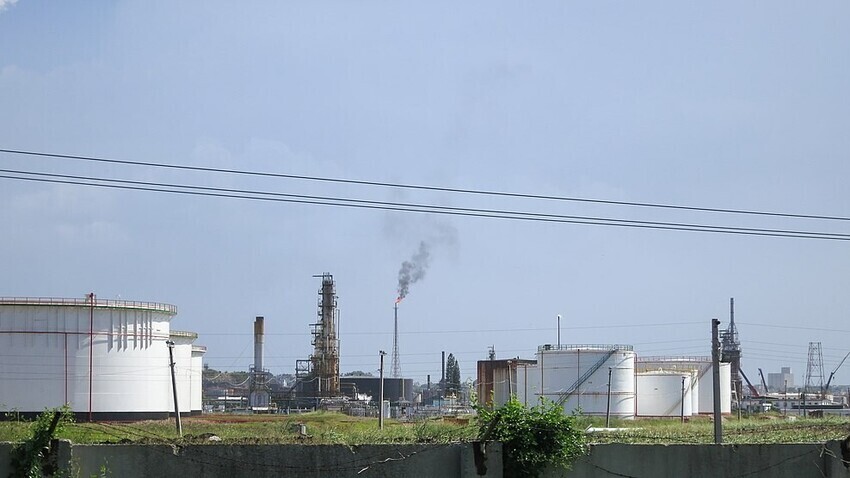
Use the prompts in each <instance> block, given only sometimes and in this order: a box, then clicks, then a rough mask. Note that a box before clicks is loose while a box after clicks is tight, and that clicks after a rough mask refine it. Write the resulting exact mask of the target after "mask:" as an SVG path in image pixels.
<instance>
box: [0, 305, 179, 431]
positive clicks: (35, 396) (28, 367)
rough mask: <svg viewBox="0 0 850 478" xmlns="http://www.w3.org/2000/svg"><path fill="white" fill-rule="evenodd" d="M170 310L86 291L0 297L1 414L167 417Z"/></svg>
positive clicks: (136, 417)
mask: <svg viewBox="0 0 850 478" xmlns="http://www.w3.org/2000/svg"><path fill="white" fill-rule="evenodd" d="M176 314H177V308H176V307H175V306H173V305H169V304H161V303H155V302H134V301H125V300H103V299H97V298H96V297H95V296H94V295H93V294H92V295H88V296H86V297H85V298H79V299H62V298H21V297H14V298H0V383H1V384H2V386H0V411H6V410H17V411H19V412H21V413H22V414H24V415H25V416H31V415H35V414H38V413H40V412H42V411H44V409H45V408H54V407H60V406H62V405H63V404H68V405H69V406H70V407H71V410H72V411H73V412H74V413H75V415H76V416H77V418H78V419H88V418H89V417H91V418H92V419H95V420H100V419H104V420H106V419H113V420H115V419H118V420H121V419H123V420H131V419H159V418H165V417H167V416H168V412H169V410H170V404H171V401H172V399H171V377H170V369H169V366H168V363H169V362H168V347H167V345H166V340H168V338H169V334H170V323H171V320H172V319H173V318H174V316H175V315H176ZM189 353H190V354H191V352H189Z"/></svg>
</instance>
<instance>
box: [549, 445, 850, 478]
mask: <svg viewBox="0 0 850 478" xmlns="http://www.w3.org/2000/svg"><path fill="white" fill-rule="evenodd" d="M543 476H544V477H545V478H554V477H568V478H603V477H605V478H611V477H626V478H656V477H667V476H669V477H687V478H714V477H748V478H759V477H770V478H809V477H811V478H825V477H826V478H848V477H850V472H849V471H848V470H847V468H845V467H844V465H843V464H842V462H841V451H840V448H839V442H837V441H831V442H828V443H827V444H826V445H821V444H793V445H721V446H714V445H624V444H611V445H594V446H592V447H591V452H590V455H589V456H587V457H584V458H582V459H581V460H579V461H578V462H576V463H575V464H574V466H573V469H572V470H570V471H564V470H554V469H550V470H548V471H547V473H545V474H544V475H543Z"/></svg>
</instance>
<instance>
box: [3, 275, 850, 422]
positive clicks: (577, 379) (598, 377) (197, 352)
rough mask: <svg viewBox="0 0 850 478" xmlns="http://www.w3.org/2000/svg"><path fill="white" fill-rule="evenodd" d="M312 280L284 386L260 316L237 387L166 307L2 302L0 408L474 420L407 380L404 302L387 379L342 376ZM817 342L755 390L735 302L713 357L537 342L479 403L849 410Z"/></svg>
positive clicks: (679, 410) (652, 411) (675, 411)
mask: <svg viewBox="0 0 850 478" xmlns="http://www.w3.org/2000/svg"><path fill="white" fill-rule="evenodd" d="M315 278H317V279H319V280H320V285H319V289H318V301H317V317H316V319H315V321H313V322H311V323H308V324H306V325H307V326H309V328H310V337H311V346H312V353H311V354H310V355H309V356H308V357H304V358H303V359H299V360H297V361H296V362H295V364H294V374H292V375H291V376H290V378H289V379H288V380H284V379H280V378H279V377H277V376H275V375H273V374H272V373H271V372H270V371H269V370H268V369H267V368H266V366H265V363H264V353H265V351H264V347H265V333H266V332H265V330H266V319H265V318H264V317H256V318H255V319H254V322H253V337H254V360H253V363H252V364H251V365H250V366H249V368H248V370H247V371H246V372H245V375H244V376H245V377H246V379H245V380H244V381H243V382H242V383H238V384H233V383H223V384H222V383H217V384H216V383H213V382H212V381H210V382H209V383H207V382H205V381H204V380H203V379H202V377H203V371H204V364H203V357H204V354H205V353H206V348H205V347H203V346H201V345H197V344H195V342H196V340H197V339H198V334H197V333H194V332H185V331H177V330H173V329H172V328H171V322H172V320H173V319H174V318H175V316H176V314H177V308H176V307H175V306H173V305H169V304H162V303H154V302H133V301H125V300H102V299H98V298H96V297H95V295H94V294H87V295H86V296H85V297H83V298H78V299H61V298H0V383H2V385H3V386H2V387H0V409H2V410H3V411H16V412H18V413H20V414H24V415H34V414H36V413H39V412H41V411H42V410H44V409H45V408H52V407H58V406H62V405H64V404H67V405H68V406H69V407H70V408H71V410H72V411H73V412H74V414H75V415H76V416H77V417H78V418H79V419H88V420H110V419H123V420H135V419H158V418H166V417H168V416H170V415H173V414H175V413H180V414H181V415H183V414H198V413H202V411H208V412H212V411H239V412H242V413H292V412H297V411H304V410H314V409H327V410H336V411H342V412H346V413H350V414H352V415H359V416H376V415H377V414H378V413H382V414H384V415H385V416H393V417H396V418H400V419H407V418H411V419H412V418H416V417H418V416H423V415H424V416H430V415H436V414H443V415H445V414H451V413H463V412H468V411H470V409H469V408H468V406H469V398H468V396H469V395H472V394H467V395H466V396H460V395H459V394H457V393H455V392H454V391H453V392H452V393H447V392H446V388H447V387H446V370H445V368H446V361H445V353H443V370H442V372H441V376H440V380H439V381H437V382H436V383H435V385H434V387H432V386H431V380H430V375H429V378H428V384H427V387H426V386H423V385H419V384H414V381H413V380H412V379H411V378H405V377H403V376H402V374H401V366H400V361H399V351H398V348H399V346H398V302H400V301H401V299H402V298H403V296H402V295H400V296H399V299H398V300H397V301H396V304H395V307H394V323H393V344H392V353H391V362H390V363H389V364H388V365H390V367H389V370H388V373H387V374H386V376H385V374H384V364H383V358H384V353H383V352H382V353H381V356H380V358H381V369H380V375H379V376H370V375H368V374H366V375H341V374H340V367H339V364H340V337H339V334H338V331H339V312H338V308H337V295H336V283H335V281H334V278H333V275H331V274H330V273H323V274H321V275H317V276H315ZM819 346H820V344H819V343H812V344H810V354H809V355H810V361H809V370H807V374H806V385H805V387H804V388H802V390H793V387H794V375H793V374H792V373H791V370H790V368H783V369H782V371H781V373H778V374H769V375H768V377H769V380H767V381H766V380H765V378H764V374H763V373H762V371H761V369H759V375H760V376H761V384H760V387H759V386H755V385H753V383H752V382H751V381H750V380H749V378H748V377H747V375H746V374H745V373H744V371H743V369H742V368H741V343H740V340H739V337H738V332H737V330H736V327H735V318H734V301H730V321H729V324H728V327H727V328H726V329H725V330H723V331H719V333H718V334H717V342H716V354H717V355H716V357H714V358H713V357H709V356H706V357H702V356H664V357H653V356H641V355H639V354H638V352H637V351H635V350H634V348H633V346H631V345H628V344H561V343H560V334H559V343H556V344H543V345H540V346H538V348H537V351H536V353H535V355H534V357H533V358H520V357H515V358H511V359H498V360H497V359H496V358H495V353H494V352H492V351H491V353H490V358H489V359H488V360H481V361H479V362H478V370H477V380H476V381H475V384H474V387H475V390H474V395H475V396H477V400H478V402H479V403H480V404H481V405H485V406H500V405H502V404H504V403H506V402H507V401H508V400H510V399H511V398H512V397H515V398H516V399H517V400H519V401H520V402H522V403H524V404H527V405H535V404H537V403H539V402H540V401H541V400H543V399H545V400H549V401H552V402H555V403H557V404H559V405H560V406H562V407H563V408H564V410H565V411H566V412H568V413H574V412H580V413H582V414H585V415H590V416H606V417H609V418H611V417H613V418H620V419H639V418H650V417H651V418H659V417H661V418H663V417H669V418H680V419H682V420H685V419H688V418H690V417H693V416H697V415H708V414H711V413H713V412H715V395H714V394H715V393H718V395H717V396H719V402H720V407H719V410H720V413H722V414H727V415H728V414H732V413H734V412H735V411H736V410H753V411H766V410H770V409H775V410H779V411H782V412H783V413H789V412H790V413H794V412H799V413H840V412H841V411H842V410H847V400H846V397H835V396H832V395H830V394H829V393H828V392H829V386H830V383H831V381H832V378H833V376H834V374H835V370H833V371H832V373H831V374H829V375H828V377H825V375H826V374H825V373H824V371H823V359H822V356H820V348H819ZM848 355H850V353H848ZM846 358H847V356H845V359H846ZM842 364H843V361H842ZM840 366H841V364H839V367H840ZM836 370H837V368H836ZM824 379H826V381H825V382H824ZM715 380H717V381H718V382H719V392H716V391H715V390H714V383H715ZM768 382H769V383H768ZM789 386H790V387H792V391H791V392H789V391H788V388H789ZM175 399H176V401H175ZM379 410H380V412H379Z"/></svg>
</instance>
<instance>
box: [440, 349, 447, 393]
mask: <svg viewBox="0 0 850 478" xmlns="http://www.w3.org/2000/svg"><path fill="white" fill-rule="evenodd" d="M442 377H443V378H442V379H441V380H440V387H442V388H443V389H445V388H446V351H445V350H443V375H442Z"/></svg>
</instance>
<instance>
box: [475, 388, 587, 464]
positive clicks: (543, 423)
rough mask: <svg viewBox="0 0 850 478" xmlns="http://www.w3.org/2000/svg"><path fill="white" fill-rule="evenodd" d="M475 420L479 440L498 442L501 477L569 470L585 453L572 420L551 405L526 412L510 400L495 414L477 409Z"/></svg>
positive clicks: (579, 434) (562, 411)
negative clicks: (501, 457)
mask: <svg viewBox="0 0 850 478" xmlns="http://www.w3.org/2000/svg"><path fill="white" fill-rule="evenodd" d="M478 416H479V438H480V439H482V440H492V441H499V442H502V447H503V448H502V450H503V453H504V455H503V456H504V473H505V476H511V477H514V476H516V477H537V476H539V475H540V472H542V471H543V470H544V469H545V468H546V467H547V466H556V467H561V468H564V469H569V468H570V467H571V466H572V463H573V461H575V459H576V458H578V457H579V456H581V455H583V454H585V453H587V444H586V440H585V435H584V432H583V431H582V430H580V429H579V428H578V427H577V426H576V423H575V421H576V419H575V417H574V416H571V415H566V414H564V409H563V408H562V407H561V406H559V405H558V404H556V403H554V402H552V401H544V402H542V403H541V404H540V405H537V406H535V407H531V408H527V407H525V406H524V405H523V404H521V403H520V402H519V401H517V400H516V399H511V400H510V401H509V402H508V403H506V404H505V405H504V406H502V407H501V408H498V409H495V410H488V409H486V408H479V409H478Z"/></svg>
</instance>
